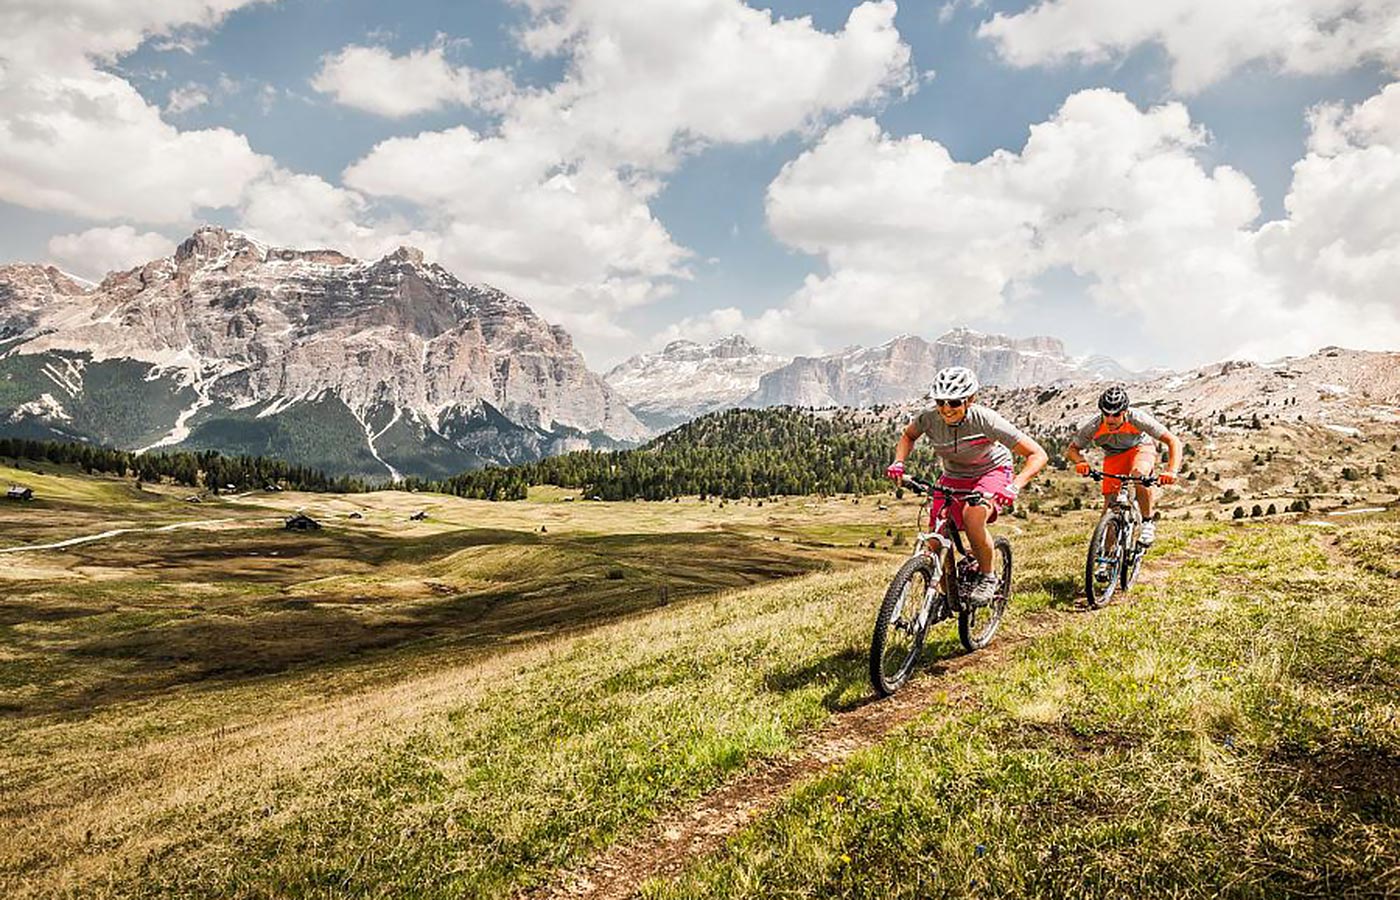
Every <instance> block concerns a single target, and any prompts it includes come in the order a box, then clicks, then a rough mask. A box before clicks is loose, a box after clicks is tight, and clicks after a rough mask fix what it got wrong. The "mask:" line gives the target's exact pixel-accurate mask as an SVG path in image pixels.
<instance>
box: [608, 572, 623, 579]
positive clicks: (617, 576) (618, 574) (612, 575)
mask: <svg viewBox="0 0 1400 900" xmlns="http://www.w3.org/2000/svg"><path fill="white" fill-rule="evenodd" d="M623 575H624V573H623V571H622V570H621V569H608V580H609V581H621V580H622V579H623Z"/></svg>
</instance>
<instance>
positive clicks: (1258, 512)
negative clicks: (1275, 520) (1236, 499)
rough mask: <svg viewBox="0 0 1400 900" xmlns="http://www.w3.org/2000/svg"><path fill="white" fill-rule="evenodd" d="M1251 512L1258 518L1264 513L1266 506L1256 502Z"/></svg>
mask: <svg viewBox="0 0 1400 900" xmlns="http://www.w3.org/2000/svg"><path fill="white" fill-rule="evenodd" d="M1249 514H1250V516H1251V517H1253V518H1255V519H1257V518H1259V517H1260V516H1262V515H1263V514H1264V507H1262V506H1260V505H1259V504H1258V503H1256V504H1254V508H1253V509H1251V510H1250V511H1249Z"/></svg>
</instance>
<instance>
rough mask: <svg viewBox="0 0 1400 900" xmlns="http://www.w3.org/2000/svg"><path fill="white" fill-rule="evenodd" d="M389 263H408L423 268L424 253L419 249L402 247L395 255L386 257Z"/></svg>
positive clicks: (391, 254)
mask: <svg viewBox="0 0 1400 900" xmlns="http://www.w3.org/2000/svg"><path fill="white" fill-rule="evenodd" d="M384 259H385V260H387V261H389V262H406V263H412V264H414V265H418V266H421V265H422V264H423V251H422V250H419V249H418V248H417V247H407V246H404V247H400V248H399V249H397V250H395V251H394V252H393V253H390V254H389V255H388V256H386V257H384Z"/></svg>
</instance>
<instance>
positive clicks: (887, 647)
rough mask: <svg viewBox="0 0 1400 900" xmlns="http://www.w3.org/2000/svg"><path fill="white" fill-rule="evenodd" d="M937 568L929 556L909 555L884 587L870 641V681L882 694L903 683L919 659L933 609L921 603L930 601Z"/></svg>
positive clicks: (936, 584)
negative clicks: (882, 599)
mask: <svg viewBox="0 0 1400 900" xmlns="http://www.w3.org/2000/svg"><path fill="white" fill-rule="evenodd" d="M938 569H939V567H938V565H937V563H935V562H934V560H933V559H932V558H930V557H927V556H923V555H919V556H914V557H911V558H910V559H909V560H908V561H906V562H905V563H904V565H902V566H900V568H899V571H898V572H896V573H895V576H894V578H893V579H892V580H891V581H890V586H889V588H888V589H887V590H886V591H885V599H884V601H883V602H881V603H880V612H879V614H878V615H877V616H876V617H875V636H874V637H873V638H872V639H871V642H870V684H871V686H873V687H874V688H875V692H876V693H878V694H879V695H880V696H882V697H888V696H889V695H890V694H893V693H894V692H895V691H897V690H899V689H900V688H901V687H903V686H904V683H905V682H906V681H908V680H909V676H910V675H911V674H913V671H914V665H915V664H916V663H917V662H918V661H919V652H920V651H921V650H923V647H924V634H925V633H926V632H927V631H928V624H929V621H930V620H931V619H932V617H933V613H934V612H935V610H932V609H930V610H925V609H924V607H925V606H928V605H929V604H931V603H933V602H934V598H935V595H936V594H937V591H938V578H939V572H938Z"/></svg>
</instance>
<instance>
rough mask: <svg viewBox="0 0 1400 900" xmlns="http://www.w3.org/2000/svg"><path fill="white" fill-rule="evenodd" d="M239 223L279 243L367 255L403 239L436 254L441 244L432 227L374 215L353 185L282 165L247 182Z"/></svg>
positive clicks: (381, 251) (379, 253)
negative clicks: (338, 183)
mask: <svg viewBox="0 0 1400 900" xmlns="http://www.w3.org/2000/svg"><path fill="white" fill-rule="evenodd" d="M363 222H368V223H369V224H361V223H363ZM239 228H240V229H241V230H242V231H245V232H247V233H248V234H249V235H251V236H253V237H255V238H258V239H260V240H262V241H264V242H266V243H269V244H274V245H277V246H283V247H325V248H329V249H334V250H340V251H342V252H345V253H348V254H350V255H352V256H357V257H361V258H365V259H376V258H378V257H380V256H383V255H384V254H386V253H390V252H392V251H393V250H394V249H395V248H397V247H400V246H403V245H409V246H414V247H417V248H418V249H420V250H422V251H423V252H424V253H426V254H427V255H428V256H430V257H436V256H437V255H438V251H439V245H440V240H439V238H438V236H437V235H436V234H434V233H431V232H424V231H420V230H415V229H412V228H410V227H409V226H408V225H407V224H406V223H405V222H404V221H403V220H402V219H401V218H398V217H393V216H377V215H375V214H374V211H373V210H372V209H371V204H370V203H369V202H368V201H366V200H365V198H364V197H362V196H361V195H359V194H358V193H356V192H354V191H351V190H346V189H345V188H340V187H336V186H335V185H333V184H330V183H329V182H327V181H325V180H324V179H322V178H320V177H318V176H315V175H301V174H296V173H293V172H288V171H285V170H283V169H278V170H276V171H274V172H272V173H271V174H270V175H268V177H266V178H262V179H260V180H258V181H257V182H255V183H253V184H252V185H251V186H250V187H249V188H248V191H247V195H246V198H245V200H244V203H243V206H242V208H241V210H240V219H239Z"/></svg>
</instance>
